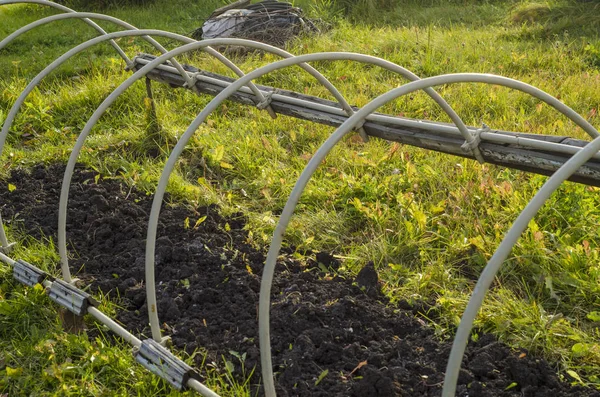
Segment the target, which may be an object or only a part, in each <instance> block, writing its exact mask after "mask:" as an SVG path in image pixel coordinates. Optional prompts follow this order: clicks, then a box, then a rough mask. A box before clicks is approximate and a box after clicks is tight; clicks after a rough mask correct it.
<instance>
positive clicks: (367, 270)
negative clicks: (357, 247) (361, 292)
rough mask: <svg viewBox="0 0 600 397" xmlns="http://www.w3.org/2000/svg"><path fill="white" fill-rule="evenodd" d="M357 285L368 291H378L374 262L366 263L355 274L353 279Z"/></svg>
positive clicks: (378, 285) (377, 275)
mask: <svg viewBox="0 0 600 397" xmlns="http://www.w3.org/2000/svg"><path fill="white" fill-rule="evenodd" d="M355 281H356V283H357V284H358V286H359V287H361V288H364V289H365V290H366V291H367V292H368V291H379V289H380V284H379V274H377V270H375V264H374V263H373V262H369V263H367V264H366V265H365V266H364V267H363V268H362V269H361V270H360V272H358V274H357V275H356V279H355Z"/></svg>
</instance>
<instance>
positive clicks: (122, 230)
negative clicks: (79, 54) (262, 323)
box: [0, 165, 600, 397]
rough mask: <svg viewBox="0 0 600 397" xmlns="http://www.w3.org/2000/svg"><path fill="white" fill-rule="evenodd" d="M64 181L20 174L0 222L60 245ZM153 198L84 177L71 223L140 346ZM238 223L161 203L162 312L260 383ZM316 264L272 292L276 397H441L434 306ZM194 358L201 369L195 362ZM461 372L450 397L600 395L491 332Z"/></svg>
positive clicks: (191, 342) (294, 270) (178, 339)
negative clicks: (429, 320) (397, 297)
mask: <svg viewBox="0 0 600 397" xmlns="http://www.w3.org/2000/svg"><path fill="white" fill-rule="evenodd" d="M63 170H64V166H62V165H53V166H49V167H44V166H37V167H35V168H34V169H33V170H31V171H30V172H29V171H24V170H17V171H15V172H13V174H12V176H11V177H10V178H9V180H8V181H5V183H3V184H2V187H1V189H0V199H1V200H2V201H1V202H2V204H3V207H2V208H1V211H2V215H3V217H4V218H5V219H6V220H7V221H8V222H10V223H12V224H13V225H17V227H18V228H19V229H20V230H21V232H22V233H23V235H29V236H33V237H36V238H42V237H52V238H54V239H55V235H56V225H57V219H58V197H59V193H60V183H61V181H62V175H63ZM9 184H10V185H12V186H11V189H9ZM13 187H14V189H13ZM11 190H12V191H11ZM151 199H152V196H147V195H145V194H143V193H140V192H138V191H137V190H136V189H135V188H129V187H127V186H125V185H124V184H122V183H121V182H120V181H119V180H118V179H102V178H100V179H96V173H94V172H90V171H87V170H82V169H79V170H77V172H76V174H75V175H74V178H73V186H72V188H71V197H70V202H69V204H70V205H69V213H68V221H67V234H68V239H69V246H70V252H72V253H73V254H74V255H75V256H76V257H75V258H74V259H72V260H71V269H72V270H73V271H74V272H75V273H77V277H80V278H82V279H83V280H85V281H86V283H87V284H89V285H91V290H92V291H93V292H99V291H101V292H102V293H104V294H108V295H109V297H112V298H117V297H120V299H121V300H122V303H123V310H122V311H120V312H119V313H118V315H117V320H118V321H120V322H121V323H123V324H124V326H125V327H126V328H127V329H129V330H131V331H134V332H136V333H141V334H145V335H149V334H150V332H149V327H148V324H147V323H148V320H147V311H146V305H145V289H144V284H143V280H144V250H145V238H146V227H147V222H148V215H149V212H150V205H151ZM204 217H206V218H205V219H204V220H203V221H202V222H200V223H198V224H197V221H198V220H199V219H202V218H204ZM244 224H245V220H244V218H243V217H242V216H241V215H237V216H232V217H230V218H229V219H225V218H223V217H221V216H220V215H219V213H218V208H216V207H212V206H209V207H202V208H187V207H184V206H170V205H164V208H163V211H162V213H161V217H160V223H159V231H158V241H157V250H156V254H157V258H156V278H157V282H158V284H159V285H158V286H157V297H158V302H159V305H158V313H159V316H160V319H161V321H162V324H163V329H164V332H165V334H167V335H170V336H171V337H172V341H173V344H174V345H175V346H176V347H177V348H179V349H185V350H187V351H188V352H189V353H192V352H194V351H195V350H196V349H200V351H205V352H206V353H207V361H206V362H207V363H211V362H215V363H218V365H220V366H222V364H223V360H226V361H228V362H229V363H230V364H229V366H230V367H231V366H233V368H234V373H235V376H236V377H237V379H238V380H239V381H243V380H244V378H245V377H247V376H248V375H249V374H250V372H251V371H252V369H253V368H254V374H253V375H252V377H251V383H252V384H254V385H257V384H259V383H260V363H259V361H260V359H259V346H258V327H257V324H258V296H259V288H260V274H261V269H262V266H263V263H264V253H263V252H261V251H257V250H256V249H254V248H253V247H252V246H251V245H249V244H248V242H247V240H248V235H247V232H246V231H245V230H244ZM310 258H311V259H309V260H308V261H307V262H306V263H302V262H300V261H298V260H295V259H292V257H291V256H290V255H288V256H285V255H284V256H282V257H281V259H280V262H279V265H278V268H277V270H276V276H275V279H274V283H273V294H272V302H273V306H272V309H271V338H272V350H273V363H274V369H275V372H276V379H277V384H278V390H279V395H280V396H286V395H287V396H292V395H293V396H295V395H298V396H307V395H311V396H348V395H353V396H396V395H397V396H439V395H440V394H441V387H442V381H443V374H444V370H445V365H446V361H447V358H448V355H449V352H450V346H451V342H450V341H440V339H439V338H438V337H437V336H436V335H435V333H434V329H433V328H431V327H429V326H428V325H427V324H426V323H425V321H423V320H422V319H421V318H419V313H426V312H427V310H428V309H429V306H428V305H427V304H410V303H409V302H407V301H400V302H399V303H397V304H395V305H392V304H390V302H389V301H388V300H387V299H386V297H384V296H383V295H382V294H381V293H380V292H379V286H378V283H377V277H376V273H375V270H374V269H373V268H372V267H371V266H370V265H368V264H367V265H365V268H364V269H363V271H361V272H360V273H359V275H358V276H357V277H356V279H351V278H345V277H342V276H338V275H335V270H336V268H337V267H338V266H339V262H338V261H337V260H336V259H335V258H334V257H333V256H331V255H330V254H328V253H318V254H315V255H311V256H310ZM325 269H329V270H328V271H327V272H325V271H324V270H325ZM430 315H431V313H430ZM196 358H197V361H198V362H197V364H198V365H200V364H201V360H202V358H203V356H202V355H201V354H199V355H196ZM242 363H243V367H244V368H245V373H243V371H242ZM463 368H464V369H463V370H462V371H461V374H460V376H459V382H458V383H459V386H458V391H457V395H458V396H467V395H469V396H550V395H552V396H554V397H558V396H600V393H598V392H597V391H593V390H589V389H585V388H582V387H579V386H571V385H570V384H569V383H568V382H563V381H561V380H560V379H559V377H558V376H557V374H556V371H555V368H554V366H552V365H551V364H549V363H547V362H546V361H545V360H543V359H540V358H536V357H533V356H531V355H530V354H528V352H527V351H525V350H518V351H514V350H511V349H510V348H509V347H507V346H506V345H504V344H502V343H499V342H497V341H496V340H495V338H494V337H493V336H491V335H485V334H480V335H479V338H478V340H477V342H472V343H471V344H470V345H469V347H468V349H467V352H466V354H465V358H464V361H463Z"/></svg>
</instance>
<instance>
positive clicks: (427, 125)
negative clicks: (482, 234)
mask: <svg viewBox="0 0 600 397" xmlns="http://www.w3.org/2000/svg"><path fill="white" fill-rule="evenodd" d="M149 62H150V60H148V59H143V58H140V57H137V58H135V59H134V63H138V64H140V65H147V64H148V63H149ZM157 69H161V70H164V71H168V72H175V69H174V68H173V67H172V66H169V65H160V66H159V67H157ZM196 79H197V80H198V81H202V82H206V83H209V84H214V85H216V86H219V87H223V88H227V87H229V86H230V85H231V84H232V83H231V82H229V81H226V80H221V79H217V78H214V77H210V76H204V75H199V76H197V77H196ZM238 91H240V92H243V93H247V94H249V93H250V90H248V88H247V87H242V88H241V89H240V90H238ZM261 92H263V93H264V94H266V93H268V92H269V91H264V90H261ZM272 98H273V100H274V101H279V102H282V103H287V104H290V105H297V106H301V107H305V108H307V109H312V110H317V111H323V112H327V113H330V114H335V115H338V116H346V113H345V112H344V111H343V110H342V109H340V108H337V107H335V106H329V105H325V104H321V103H315V102H312V101H307V100H304V99H301V98H294V97H290V96H287V95H281V94H276V93H275V94H273V95H272ZM365 120H368V121H373V122H376V123H381V124H387V125H396V126H400V127H407V128H420V129H426V130H429V131H431V132H432V133H443V134H446V135H451V136H456V137H457V138H458V137H461V136H462V135H461V133H460V131H459V130H458V128H456V127H455V126H452V125H443V124H440V123H435V122H429V121H427V120H411V119H406V118H402V117H393V116H389V115H383V114H370V115H369V116H367V117H366V118H365ZM476 130H477V129H476V128H469V131H470V132H475V131H476ZM515 134H516V133H515ZM481 140H482V142H490V143H498V144H508V145H514V146H518V147H522V148H529V149H536V150H544V151H551V152H554V153H562V154H568V155H573V154H576V153H578V152H579V151H581V149H582V148H581V147H577V146H570V145H565V144H562V143H557V142H546V141H541V140H539V139H532V138H526V137H520V136H513V135H506V134H503V133H498V132H493V131H490V132H485V131H483V132H481ZM592 158H593V159H596V160H600V153H596V154H594V156H593V157H592Z"/></svg>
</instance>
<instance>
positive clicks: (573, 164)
mask: <svg viewBox="0 0 600 397" xmlns="http://www.w3.org/2000/svg"><path fill="white" fill-rule="evenodd" d="M21 2H29V3H38V4H42V3H46V2H44V1H21ZM6 3H16V2H2V3H0V5H1V4H6ZM85 15H90V14H85ZM80 17H81V18H83V14H82V15H80ZM119 33H120V34H122V36H120V35H119ZM125 33H126V32H118V33H117V34H111V35H106V37H102V39H105V40H112V39H113V38H116V37H125V36H126V35H125ZM128 33H131V32H128ZM135 33H136V34H131V35H132V36H137V35H143V34H154V35H164V36H166V37H168V36H167V35H165V34H164V33H165V32H159V31H153V30H148V31H138V32H135ZM93 40H97V39H93ZM93 40H90V42H91V41H93ZM98 42H99V41H98ZM88 43H89V42H88ZM210 44H217V45H222V44H224V45H226V44H238V45H239V43H234V42H233V41H229V40H215V41H211V42H209V43H192V44H188V45H186V46H183V47H180V48H178V49H176V50H174V51H171V52H169V53H167V54H165V55H163V56H161V57H159V58H158V59H156V60H154V61H152V62H151V63H150V64H148V65H146V66H144V68H142V70H140V71H138V72H136V74H134V76H132V77H130V79H128V80H127V81H126V82H125V83H123V84H122V86H124V85H126V83H127V82H128V81H130V80H131V83H133V81H135V80H137V79H138V78H140V77H142V76H143V75H145V74H146V73H147V72H149V71H150V70H152V69H153V68H154V67H156V66H157V65H159V64H160V63H162V60H166V59H170V58H171V57H173V56H176V55H179V54H181V53H183V52H185V51H188V50H190V49H193V48H202V47H203V45H210ZM244 44H247V45H249V46H252V47H256V48H259V47H261V46H260V45H256V44H249V43H244ZM78 48H79V47H78ZM161 59H162V60H161ZM331 59H336V60H338V59H348V60H355V61H361V62H369V63H374V64H379V65H380V66H382V65H384V64H385V63H386V61H383V60H380V59H378V58H373V57H368V56H365V55H361V54H347V53H324V54H310V55H304V56H300V57H295V58H291V59H286V60H284V61H279V62H276V63H272V64H270V65H267V66H265V67H262V68H260V69H257V70H255V71H253V72H252V73H249V74H248V75H246V76H244V77H242V78H240V79H238V80H237V81H236V82H235V83H233V84H232V85H231V86H230V87H228V88H227V89H225V90H224V91H223V92H221V93H220V94H219V95H218V96H217V97H216V98H214V99H213V101H211V103H209V105H208V106H207V107H206V108H205V109H204V110H203V111H202V112H201V113H200V114H199V115H198V117H197V118H196V119H195V120H194V122H192V124H191V125H190V126H189V128H188V130H187V131H186V133H185V134H184V136H183V137H182V139H181V140H180V141H179V142H178V144H177V146H176V147H175V149H174V150H173V153H172V154H171V156H170V157H169V161H168V163H167V166H166V167H165V169H164V171H163V174H162V175H161V182H163V181H165V183H164V184H163V185H164V186H163V187H162V188H161V182H159V186H158V188H157V192H156V194H155V197H154V202H153V206H152V213H151V215H150V221H149V229H148V237H149V238H148V244H152V242H151V241H150V240H151V239H150V236H151V234H152V232H151V229H152V227H151V226H152V222H153V219H157V218H158V215H159V212H160V204H161V202H162V195H163V194H164V190H165V188H166V181H168V178H169V175H170V173H171V171H172V169H173V165H174V162H175V160H176V158H177V157H178V155H179V154H180V152H181V150H182V149H183V147H184V146H185V144H186V143H187V140H189V138H190V137H191V136H192V135H193V133H194V132H195V130H196V129H197V128H198V126H199V125H200V123H201V122H202V121H203V120H204V119H205V118H206V117H207V116H208V115H209V114H210V113H211V111H212V110H214V109H215V108H216V107H217V106H218V105H219V104H220V103H221V102H222V101H223V100H225V99H226V98H227V97H228V96H229V95H231V94H232V93H234V92H235V91H236V90H237V89H239V88H241V87H242V86H243V85H247V84H250V83H251V81H252V80H253V79H255V78H257V77H260V76H262V75H263V74H266V73H269V72H270V71H273V70H277V69H281V68H284V67H287V66H292V65H296V64H300V63H302V62H310V61H316V60H331ZM65 60H66V59H65ZM387 64H389V63H387ZM151 65H152V66H151ZM392 65H393V64H392ZM388 66H389V65H388ZM395 66H397V65H395ZM383 67H386V66H383ZM136 75H137V78H136V79H134V77H135V76H136ZM415 77H416V76H415ZM458 82H480V83H487V84H497V85H503V86H506V87H510V88H513V89H517V90H521V91H523V92H526V93H529V94H530V95H533V96H535V97H537V98H538V99H541V100H542V101H544V102H546V103H548V104H550V105H551V106H553V107H555V108H556V109H557V110H558V111H560V112H561V113H563V114H565V115H566V116H567V117H569V118H570V119H571V120H573V121H574V122H575V123H576V124H578V125H579V126H580V127H582V128H583V129H584V130H585V131H586V132H587V133H588V134H590V135H591V136H592V137H595V138H597V137H598V135H599V134H598V132H597V131H596V129H594V127H593V126H591V125H590V124H589V123H587V122H586V121H585V120H584V119H583V118H582V117H581V116H579V115H578V114H577V113H575V112H574V111H573V110H571V109H570V108H568V107H567V106H566V105H564V104H562V103H561V102H560V101H558V100H557V99H555V98H553V97H551V96H550V95H548V94H546V93H544V92H543V91H540V90H538V89H536V88H534V87H532V86H529V85H527V84H525V83H522V82H519V81H516V80H511V79H507V78H504V77H499V76H493V75H480V74H455V75H443V76H436V77H431V78H427V79H424V80H420V81H413V82H412V83H408V84H406V85H404V86H402V87H399V88H397V89H394V90H392V91H390V92H388V93H386V94H383V95H381V96H379V97H378V98H376V99H374V100H373V101H372V102H370V103H369V104H368V105H366V106H365V107H363V108H362V109H360V110H359V111H357V112H356V113H355V114H353V115H352V116H351V117H350V118H349V119H348V120H347V121H346V122H345V123H344V124H343V125H342V126H340V127H339V128H338V129H337V130H336V131H335V133H334V134H333V135H332V136H331V137H330V138H329V139H328V140H327V141H326V142H325V143H324V144H323V145H322V146H321V148H320V149H319V150H318V151H317V152H316V154H315V156H314V157H313V158H312V159H311V161H310V162H309V164H308V165H307V167H306V169H305V170H304V172H303V173H302V175H301V176H300V178H299V180H298V182H297V183H296V186H295V187H294V190H293V191H292V194H291V195H290V197H289V199H288V202H287V203H286V206H285V208H284V211H283V213H282V215H281V217H280V221H279V224H278V226H277V229H276V230H275V233H274V237H273V242H272V244H271V247H270V250H269V254H268V257H267V263H266V267H265V271H264V273H263V280H262V285H261V296H260V319H259V325H260V334H261V335H260V336H261V357H262V362H263V379H264V382H265V386H266V387H265V390H266V393H267V395H268V396H274V395H275V392H274V383H273V376H272V375H273V374H272V368H270V367H271V361H270V360H271V357H270V342H269V330H268V326H269V322H268V320H269V316H268V312H269V306H270V299H269V296H270V288H271V281H272V277H273V272H274V266H275V259H276V257H277V254H278V252H279V249H280V246H281V242H282V238H283V234H284V232H285V228H286V227H287V223H288V222H289V219H290V217H291V215H292V214H293V211H294V207H295V205H296V203H297V201H298V198H299V197H300V195H301V193H302V191H303V189H304V187H305V186H306V184H307V183H308V181H309V180H310V178H311V176H312V173H314V171H315V170H316V168H317V167H318V165H319V163H320V162H321V161H322V160H323V159H324V158H325V157H326V156H327V154H328V153H329V151H330V150H331V149H332V148H333V146H334V145H335V144H336V143H338V142H339V141H340V139H341V138H342V137H343V136H345V135H346V134H348V133H349V132H350V131H352V130H353V129H354V128H355V127H356V126H357V125H359V124H360V123H361V122H362V121H363V120H364V118H365V117H366V116H367V115H369V114H371V113H372V112H374V111H375V110H376V109H377V108H378V107H380V106H382V105H383V104H385V103H387V102H389V101H391V100H394V99H396V98H398V97H400V96H402V95H406V94H408V93H410V92H414V91H416V90H420V89H430V88H431V87H433V86H436V85H440V84H450V83H458ZM129 85H131V84H129ZM119 88H121V87H119ZM126 88H127V87H125V88H123V90H124V89H126ZM117 90H119V89H117ZM117 90H115V92H113V94H115V93H116V92H117ZM121 92H122V91H121ZM113 94H111V96H112V95H113ZM118 95H119V94H117V95H115V97H114V98H116V97H117V96H118ZM109 98H110V97H109ZM109 98H107V100H106V101H105V102H107V101H108V99H109ZM104 104H105V103H103V105H104ZM103 105H101V107H102V106H103ZM109 105H110V104H108V105H106V107H108V106H109ZM101 107H100V108H98V110H97V111H96V113H95V114H94V115H96V114H98V117H99V116H100V115H101V113H102V110H101ZM92 118H93V117H92ZM93 123H94V122H93V120H92V119H90V121H89V122H88V125H86V129H87V130H88V131H87V132H88V133H89V130H91V128H92V127H93ZM457 124H458V125H459V128H460V124H459V123H457ZM88 126H89V128H88ZM467 133H468V132H467ZM82 135H84V134H83V132H82ZM82 135H80V138H81V137H82ZM184 137H185V138H187V139H185V140H184ZM469 137H470V135H469ZM4 138H5V137H4ZM84 140H85V137H83V140H82V142H81V143H82V144H83V141H84ZM466 140H467V139H466ZM467 141H468V140H467ZM78 142H79V140H78ZM598 150H600V139H595V140H594V141H593V142H591V143H590V144H588V145H587V146H585V147H584V148H583V149H582V150H581V151H579V152H578V153H577V154H576V155H574V156H573V157H572V158H571V159H570V160H569V161H568V162H567V163H565V165H564V166H563V167H561V169H559V170H558V171H557V172H556V173H555V174H554V175H553V176H552V177H551V178H550V179H549V180H548V181H547V182H546V184H544V186H543V187H542V188H541V189H540V191H539V192H538V193H537V194H536V195H535V197H534V198H533V199H532V200H531V202H530V203H529V204H528V206H527V207H526V208H525V209H524V210H523V212H522V213H521V214H520V215H519V217H518V218H517V220H516V221H515V223H514V224H513V226H512V227H511V229H510V230H509V232H508V234H507V235H506V237H505V239H504V240H503V241H502V243H501V244H500V246H499V247H498V249H497V251H496V253H495V254H494V256H493V257H492V258H491V259H490V262H489V263H488V265H487V266H486V268H485V269H484V271H483V272H482V275H481V277H480V279H479V281H478V283H477V285H476V288H475V290H474V292H473V296H472V297H471V299H470V301H469V305H468V306H467V309H466V310H465V313H464V315H463V318H462V320H461V324H460V326H459V330H458V333H457V336H456V338H455V341H454V344H453V348H452V352H451V356H450V359H449V362H448V368H447V371H446V379H445V382H444V391H443V395H444V396H445V397H449V396H453V395H454V389H455V387H456V377H457V374H458V369H459V368H460V362H461V358H462V355H463V353H464V348H465V346H466V343H467V340H468V336H469V334H470V330H471V327H472V324H473V320H474V318H475V316H476V314H477V312H478V311H479V308H480V307H481V304H482V302H483V299H484V297H485V294H486V292H487V289H488V288H489V285H490V283H491V280H492V279H493V277H494V275H495V274H496V272H497V271H498V269H499V268H500V266H501V264H502V262H503V261H504V260H505V259H506V257H507V256H508V254H509V253H510V250H511V249H512V246H513V245H514V243H515V242H516V241H517V239H518V238H519V236H520V235H521V233H522V232H523V231H524V230H525V228H526V227H527V225H528V223H529V220H530V219H531V218H532V217H533V216H534V215H535V214H536V213H537V211H538V210H539V208H540V207H541V206H542V205H543V203H544V202H545V200H546V199H547V198H548V197H549V196H550V195H551V194H552V192H553V191H554V190H556V189H557V188H558V186H560V184H561V183H562V182H563V181H564V180H566V179H567V178H568V177H569V176H570V175H571V174H572V173H573V172H575V171H576V170H577V169H578V168H579V167H580V166H581V165H582V164H584V163H585V162H586V161H587V160H588V159H589V158H591V157H592V156H593V155H594V154H596V153H597V152H598ZM178 151H179V153H178ZM74 152H75V150H74ZM169 164H171V165H169ZM169 168H170V170H169ZM66 175H67V174H66V173H65V177H66ZM67 185H68V184H67ZM64 186H65V183H64V181H63V188H64ZM67 190H68V186H67ZM153 237H154V238H155V237H156V231H154V236H153ZM149 251H153V250H149V249H148V247H147V251H146V259H147V263H146V266H147V269H146V270H148V259H149ZM151 262H152V267H153V255H152V260H151ZM152 271H153V269H152ZM159 335H160V334H159ZM266 364H267V365H266Z"/></svg>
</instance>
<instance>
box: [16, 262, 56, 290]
mask: <svg viewBox="0 0 600 397" xmlns="http://www.w3.org/2000/svg"><path fill="white" fill-rule="evenodd" d="M13 277H14V278H15V280H17V281H19V282H20V283H21V284H25V285H27V286H28V287H33V286H34V285H36V284H41V283H43V282H44V280H46V279H51V278H52V276H50V275H49V274H48V273H46V272H45V271H43V270H41V269H38V268H37V267H35V266H33V265H32V264H31V263H28V262H25V261H24V260H22V259H19V260H18V261H16V262H15V264H14V265H13Z"/></svg>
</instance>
